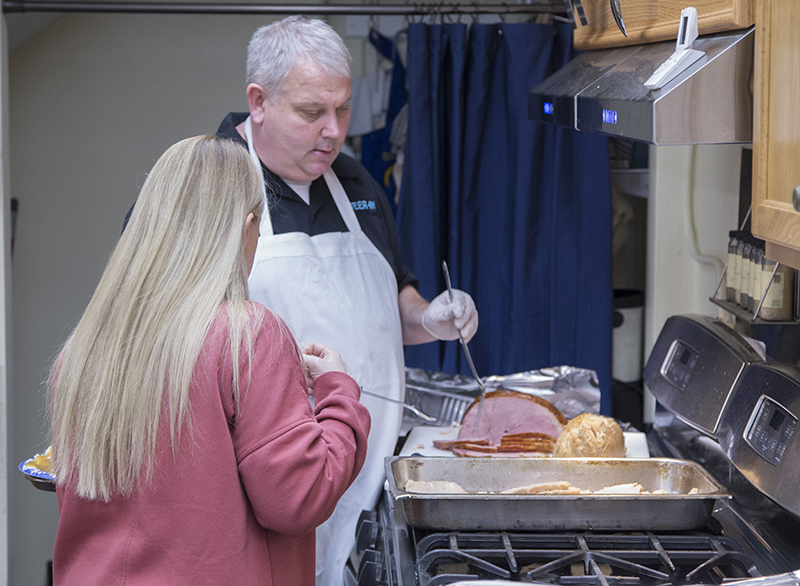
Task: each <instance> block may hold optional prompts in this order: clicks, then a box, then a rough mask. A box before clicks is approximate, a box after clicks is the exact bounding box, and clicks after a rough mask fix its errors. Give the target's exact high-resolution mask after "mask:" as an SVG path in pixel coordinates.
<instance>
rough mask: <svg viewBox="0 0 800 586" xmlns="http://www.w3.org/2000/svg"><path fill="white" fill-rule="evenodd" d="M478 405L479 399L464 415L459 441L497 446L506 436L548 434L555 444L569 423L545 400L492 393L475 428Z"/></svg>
mask: <svg viewBox="0 0 800 586" xmlns="http://www.w3.org/2000/svg"><path fill="white" fill-rule="evenodd" d="M478 404H479V399H476V400H475V401H473V403H472V404H471V405H470V406H469V407H468V408H467V410H466V412H465V413H464V417H463V419H462V420H461V429H460V430H459V432H458V439H459V440H471V441H473V442H474V441H476V440H486V441H487V442H488V443H489V445H493V446H497V445H500V444H501V443H502V441H503V436H509V435H511V436H512V437H513V436H517V437H520V434H525V435H528V434H544V435H546V436H549V437H550V438H552V439H553V441H555V438H557V437H558V436H559V435H560V434H561V431H562V430H563V429H564V426H565V425H566V423H567V418H566V417H564V414H563V413H561V411H559V410H558V409H557V408H556V407H555V405H553V404H552V403H550V402H549V401H547V400H545V399H542V398H541V397H537V396H535V395H528V394H526V393H520V392H517V391H492V392H490V393H486V396H485V397H484V401H483V411H482V413H481V419H480V422H479V423H478V428H477V429H475V420H476V418H477V416H478ZM521 437H525V436H521ZM529 437H531V438H535V437H537V436H529ZM538 437H540V438H541V436H538Z"/></svg>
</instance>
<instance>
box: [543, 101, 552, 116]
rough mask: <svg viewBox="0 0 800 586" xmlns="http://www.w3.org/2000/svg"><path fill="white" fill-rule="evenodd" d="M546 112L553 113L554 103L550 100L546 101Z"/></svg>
mask: <svg viewBox="0 0 800 586" xmlns="http://www.w3.org/2000/svg"><path fill="white" fill-rule="evenodd" d="M544 113H545V114H552V113H553V104H551V103H550V102H545V103H544Z"/></svg>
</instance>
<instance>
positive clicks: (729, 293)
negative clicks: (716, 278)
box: [725, 230, 739, 303]
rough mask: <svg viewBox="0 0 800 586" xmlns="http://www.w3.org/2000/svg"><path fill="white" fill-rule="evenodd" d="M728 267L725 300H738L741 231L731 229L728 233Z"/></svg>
mask: <svg viewBox="0 0 800 586" xmlns="http://www.w3.org/2000/svg"><path fill="white" fill-rule="evenodd" d="M728 235H729V236H730V239H729V240H728V268H727V270H726V271H725V300H726V301H730V302H732V303H735V302H736V247H737V246H738V245H739V231H738V230H731V231H730V232H729V234H728Z"/></svg>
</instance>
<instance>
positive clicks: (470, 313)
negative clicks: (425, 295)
mask: <svg viewBox="0 0 800 586" xmlns="http://www.w3.org/2000/svg"><path fill="white" fill-rule="evenodd" d="M422 327H423V328H425V331H427V332H428V333H429V334H430V335H431V336H433V337H434V338H438V339H439V340H457V339H458V332H459V331H461V335H462V336H463V338H464V340H465V341H467V342H469V341H470V339H472V336H474V335H475V332H477V331H478V311H477V310H476V309H475V302H474V301H473V300H472V297H470V296H469V295H467V294H466V293H464V292H463V291H459V290H458V289H453V301H452V302H450V293H449V292H448V291H444V292H443V293H440V294H439V295H437V296H436V298H435V299H434V300H433V301H431V304H430V305H429V306H428V308H427V309H426V310H425V312H424V313H423V314H422Z"/></svg>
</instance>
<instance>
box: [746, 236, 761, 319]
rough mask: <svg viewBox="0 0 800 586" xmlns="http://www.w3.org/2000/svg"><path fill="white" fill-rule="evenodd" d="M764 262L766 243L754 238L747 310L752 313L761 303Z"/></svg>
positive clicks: (751, 251) (751, 249)
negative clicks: (762, 265) (762, 266)
mask: <svg viewBox="0 0 800 586" xmlns="http://www.w3.org/2000/svg"><path fill="white" fill-rule="evenodd" d="M763 260H764V241H763V240H761V239H759V238H755V237H754V238H753V242H752V247H751V248H750V287H749V291H750V299H749V304H748V307H747V309H748V310H749V311H750V312H751V313H752V312H754V311H755V310H756V309H757V308H758V304H759V303H761V297H762V291H761V264H762V262H763Z"/></svg>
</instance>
